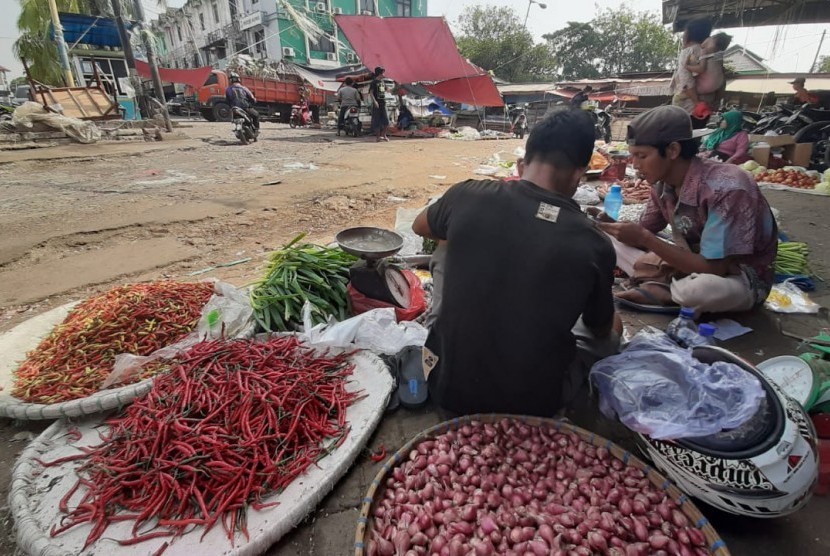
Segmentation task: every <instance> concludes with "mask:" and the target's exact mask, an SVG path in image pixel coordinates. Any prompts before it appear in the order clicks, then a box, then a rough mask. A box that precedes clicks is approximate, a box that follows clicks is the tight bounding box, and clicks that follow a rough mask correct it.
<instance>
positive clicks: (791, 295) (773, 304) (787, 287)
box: [764, 280, 821, 314]
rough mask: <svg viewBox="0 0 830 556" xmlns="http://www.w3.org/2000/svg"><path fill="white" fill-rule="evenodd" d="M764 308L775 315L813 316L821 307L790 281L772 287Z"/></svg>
mask: <svg viewBox="0 0 830 556" xmlns="http://www.w3.org/2000/svg"><path fill="white" fill-rule="evenodd" d="M764 307H766V308H767V309H769V310H770V311H775V312H776V313H812V314H815V313H818V312H819V309H821V305H819V304H818V303H816V302H815V301H813V300H812V299H810V297H809V296H808V295H807V294H806V293H804V292H803V291H801V290H800V289H798V287H797V286H796V285H795V284H794V283H793V282H792V281H791V280H787V281H785V282H782V283H780V284H775V285H774V286H772V290H771V291H770V292H769V296H767V300H766V301H765V302H764Z"/></svg>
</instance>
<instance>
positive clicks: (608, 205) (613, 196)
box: [603, 183, 623, 220]
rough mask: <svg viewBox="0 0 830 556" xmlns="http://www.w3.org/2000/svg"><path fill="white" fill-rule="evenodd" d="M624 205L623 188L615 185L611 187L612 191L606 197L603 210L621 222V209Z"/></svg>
mask: <svg viewBox="0 0 830 556" xmlns="http://www.w3.org/2000/svg"><path fill="white" fill-rule="evenodd" d="M622 204H623V196H622V186H621V185H619V184H617V183H615V184H614V185H612V186H611V189H610V190H609V191H608V194H607V195H606V196H605V204H604V205H603V210H604V211H605V214H607V215H608V216H610V217H611V218H613V219H614V220H619V218H620V208H621V207H622Z"/></svg>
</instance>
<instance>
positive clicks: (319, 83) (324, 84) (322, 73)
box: [290, 64, 360, 93]
mask: <svg viewBox="0 0 830 556" xmlns="http://www.w3.org/2000/svg"><path fill="white" fill-rule="evenodd" d="M290 66H291V68H292V69H293V70H294V71H296V72H297V74H298V75H299V76H300V77H302V78H303V79H305V80H306V81H308V82H309V83H311V84H312V85H313V86H314V88H316V89H319V90H321V91H327V92H330V93H336V92H337V91H338V90H339V89H340V87H342V86H343V81H344V80H345V77H343V75H344V74H348V75H351V74H354V73H356V72H355V70H359V69H360V68H359V67H358V68H355V66H346V67H341V68H335V69H319V68H309V67H307V66H301V65H299V64H290Z"/></svg>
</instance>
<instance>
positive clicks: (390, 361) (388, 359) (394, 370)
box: [380, 355, 401, 413]
mask: <svg viewBox="0 0 830 556" xmlns="http://www.w3.org/2000/svg"><path fill="white" fill-rule="evenodd" d="M380 359H381V361H383V362H384V363H385V364H386V370H388V371H389V374H391V375H392V380H394V381H395V385H394V386H393V387H392V393H391V394H389V401H388V402H387V403H386V413H392V412H393V411H395V410H397V409H398V408H399V407H400V406H401V399H400V398H399V397H398V358H397V356H395V355H381V356H380Z"/></svg>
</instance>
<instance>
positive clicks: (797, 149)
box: [784, 143, 813, 168]
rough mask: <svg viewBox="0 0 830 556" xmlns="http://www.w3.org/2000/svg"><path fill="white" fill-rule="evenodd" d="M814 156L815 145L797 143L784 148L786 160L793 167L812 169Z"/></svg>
mask: <svg viewBox="0 0 830 556" xmlns="http://www.w3.org/2000/svg"><path fill="white" fill-rule="evenodd" d="M812 155H813V143H795V144H793V145H786V146H785V147H784V158H786V159H787V160H789V161H790V165H792V166H803V167H804V168H809V167H810V157H811V156H812Z"/></svg>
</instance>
